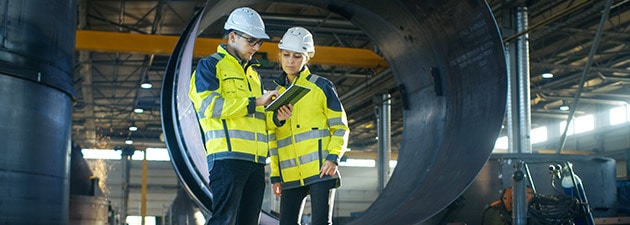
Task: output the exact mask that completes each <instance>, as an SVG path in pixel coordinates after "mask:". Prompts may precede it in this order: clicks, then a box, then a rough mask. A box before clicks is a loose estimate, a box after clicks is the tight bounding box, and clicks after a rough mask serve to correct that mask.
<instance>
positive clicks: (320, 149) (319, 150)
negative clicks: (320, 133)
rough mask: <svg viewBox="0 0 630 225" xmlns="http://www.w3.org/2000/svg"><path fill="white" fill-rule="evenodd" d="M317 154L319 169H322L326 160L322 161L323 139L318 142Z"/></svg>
mask: <svg viewBox="0 0 630 225" xmlns="http://www.w3.org/2000/svg"><path fill="white" fill-rule="evenodd" d="M317 153H318V154H319V169H320V170H321V169H322V164H323V162H324V159H322V157H323V155H322V139H319V140H317Z"/></svg>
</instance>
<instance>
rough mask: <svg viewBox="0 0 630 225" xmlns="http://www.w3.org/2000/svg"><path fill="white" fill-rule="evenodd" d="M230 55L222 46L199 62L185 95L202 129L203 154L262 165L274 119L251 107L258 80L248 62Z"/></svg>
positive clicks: (258, 91)
mask: <svg viewBox="0 0 630 225" xmlns="http://www.w3.org/2000/svg"><path fill="white" fill-rule="evenodd" d="M255 64H257V62H256V61H255V59H252V60H251V61H249V62H248V63H242V62H241V61H240V60H239V59H237V58H236V57H234V56H232V55H231V54H229V53H228V52H227V50H226V47H225V45H224V44H221V45H219V46H218V47H217V53H215V54H213V55H211V56H209V57H206V58H203V59H201V60H199V62H198V63H197V67H196V69H195V71H194V72H193V74H192V77H191V79H190V92H189V93H188V96H189V97H190V99H191V100H192V102H193V105H194V107H195V111H196V112H197V119H198V120H199V125H200V126H201V129H202V131H203V137H204V140H205V142H206V143H205V147H206V155H207V156H208V158H209V159H212V160H221V159H239V160H247V161H252V162H255V163H260V164H266V160H267V156H268V150H269V142H268V141H269V139H270V137H269V136H270V135H269V132H268V129H267V127H269V128H270V129H274V128H275V127H276V123H278V124H280V123H279V122H278V121H277V119H276V120H274V119H273V118H272V117H274V116H273V113H267V112H265V109H264V107H263V106H256V98H257V97H260V96H261V95H262V94H263V88H262V83H261V78H260V76H259V75H258V72H256V70H254V68H253V67H252V65H255Z"/></svg>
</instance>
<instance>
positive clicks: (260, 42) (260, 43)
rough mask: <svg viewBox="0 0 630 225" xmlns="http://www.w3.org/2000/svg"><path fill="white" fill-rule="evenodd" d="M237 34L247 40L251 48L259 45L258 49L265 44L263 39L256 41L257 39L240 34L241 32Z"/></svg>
mask: <svg viewBox="0 0 630 225" xmlns="http://www.w3.org/2000/svg"><path fill="white" fill-rule="evenodd" d="M234 33H236V35H238V36H239V37H242V38H244V39H245V40H247V43H249V46H252V47H254V46H256V45H258V47H260V46H262V44H263V40H262V39H256V38H252V37H246V36H245V35H243V34H241V33H239V32H234Z"/></svg>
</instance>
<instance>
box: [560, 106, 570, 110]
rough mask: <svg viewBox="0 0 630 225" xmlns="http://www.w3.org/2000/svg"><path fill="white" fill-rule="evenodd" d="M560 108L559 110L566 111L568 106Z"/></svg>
mask: <svg viewBox="0 0 630 225" xmlns="http://www.w3.org/2000/svg"><path fill="white" fill-rule="evenodd" d="M560 110H561V111H567V110H569V106H568V105H563V106H560Z"/></svg>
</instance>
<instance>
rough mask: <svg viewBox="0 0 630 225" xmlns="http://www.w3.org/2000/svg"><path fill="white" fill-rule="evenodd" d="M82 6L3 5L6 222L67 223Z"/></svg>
mask: <svg viewBox="0 0 630 225" xmlns="http://www.w3.org/2000/svg"><path fill="white" fill-rule="evenodd" d="M76 12H77V8H76V1H52V0H51V1H35V0H22V1H16V0H14V1H11V0H4V1H0V118H1V120H2V122H1V123H0V206H1V207H2V210H0V224H29V225H30V224H59V225H65V224H68V204H69V182H70V180H69V179H70V178H69V167H70V147H71V144H70V135H71V123H72V119H71V115H72V102H73V98H74V90H73V86H72V74H73V67H72V63H73V57H74V40H75V27H76Z"/></svg>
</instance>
